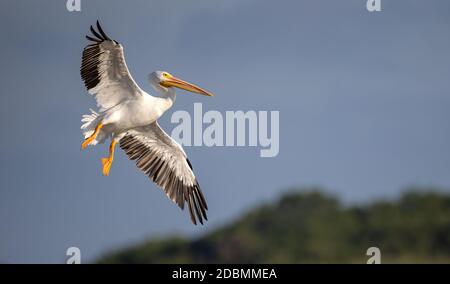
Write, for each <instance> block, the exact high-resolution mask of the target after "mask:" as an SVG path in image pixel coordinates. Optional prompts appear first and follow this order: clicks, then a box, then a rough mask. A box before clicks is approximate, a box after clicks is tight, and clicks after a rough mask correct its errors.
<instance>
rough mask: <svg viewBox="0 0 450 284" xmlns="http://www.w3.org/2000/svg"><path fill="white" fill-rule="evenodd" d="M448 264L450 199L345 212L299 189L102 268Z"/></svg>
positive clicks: (429, 196)
mask: <svg viewBox="0 0 450 284" xmlns="http://www.w3.org/2000/svg"><path fill="white" fill-rule="evenodd" d="M372 246H375V247H378V248H379V249H380V250H381V261H382V263H392V262H394V263H433V262H445V263H450V195H448V194H445V193H439V192H437V191H429V190H427V191H424V190H423V191H421V190H409V191H407V192H405V193H404V194H403V195H402V196H401V198H399V199H398V200H394V201H376V202H373V203H371V204H365V205H358V206H343V205H342V203H341V202H340V201H339V200H338V199H337V198H335V197H332V196H329V195H326V194H324V193H321V192H320V191H314V190H312V191H296V192H292V193H289V194H287V195H285V196H283V197H282V198H281V199H280V200H278V201H277V202H275V203H273V204H266V205H263V206H260V207H259V208H256V209H254V210H252V211H250V212H248V213H247V214H245V215H244V216H242V217H241V218H240V219H239V220H237V221H235V222H233V223H231V224H229V225H227V226H224V227H222V228H219V229H217V230H214V231H211V232H210V233H208V234H206V235H204V236H202V237H200V238H197V239H193V240H189V239H184V238H178V237H172V238H167V239H164V240H150V241H148V242H145V243H143V244H141V245H138V246H135V247H131V248H128V249H124V250H122V251H118V252H115V253H111V254H109V255H106V256H105V257H103V258H101V259H100V260H99V262H100V263H365V262H366V261H367V259H368V258H369V257H368V256H366V251H367V249H368V248H369V247H372Z"/></svg>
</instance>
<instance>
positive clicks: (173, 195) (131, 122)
mask: <svg viewBox="0 0 450 284" xmlns="http://www.w3.org/2000/svg"><path fill="white" fill-rule="evenodd" d="M91 32H92V35H91V36H88V35H87V36H86V38H87V39H88V40H89V41H91V44H89V45H87V46H86V47H85V48H84V50H83V57H82V62H81V68H80V73H81V78H82V79H83V81H84V84H85V86H86V88H87V90H88V92H89V94H91V95H93V96H94V98H95V100H96V102H97V106H98V111H93V110H91V113H90V114H87V115H83V118H82V120H81V121H82V122H83V123H84V124H83V125H82V126H81V130H82V133H83V135H84V138H85V140H84V141H83V143H82V145H81V148H82V149H85V148H86V147H87V146H88V145H96V144H97V143H102V142H104V141H105V140H106V139H110V140H111V144H110V146H109V157H107V158H103V159H102V165H103V175H105V176H108V175H109V172H110V169H111V165H112V162H113V159H114V149H115V146H116V144H117V143H119V145H120V148H122V149H123V150H124V151H125V153H126V154H127V156H128V158H129V159H131V160H134V161H135V162H136V166H137V167H138V168H139V169H140V170H141V171H143V172H144V173H145V174H146V175H147V176H148V177H149V178H150V179H151V180H153V182H155V183H156V184H157V185H158V186H159V187H160V188H161V189H162V190H164V192H165V193H166V194H167V196H168V197H169V198H170V199H171V200H172V201H173V202H175V203H176V204H178V206H179V207H180V208H181V209H184V205H185V203H187V206H188V208H189V213H190V217H191V220H192V223H194V224H195V225H196V224H197V220H198V221H199V222H200V223H201V224H203V220H207V216H206V210H207V209H208V206H207V205H206V201H205V198H204V196H203V193H202V191H201V190H200V186H199V183H198V181H197V179H196V177H195V175H194V172H193V171H192V165H191V163H190V162H189V160H188V158H187V156H186V153H185V152H184V151H183V149H182V147H181V146H180V145H179V144H178V143H177V142H176V141H174V140H173V139H172V138H171V137H170V136H169V135H167V133H166V132H164V130H162V129H161V127H160V126H159V125H158V122H157V119H158V118H159V117H161V116H162V115H163V114H164V112H166V111H167V110H168V109H169V108H170V107H171V106H172V105H173V103H174V102H175V97H176V95H175V89H174V88H179V89H183V90H186V91H189V92H194V93H198V94H201V95H205V96H212V95H213V94H212V93H210V92H208V91H205V90H204V89H202V88H200V87H197V86H196V85H194V84H191V83H188V82H186V81H183V80H181V79H178V78H176V77H174V76H173V75H171V74H169V73H168V72H165V71H155V72H153V73H151V74H150V75H149V77H148V79H149V81H150V84H151V85H152V87H153V88H154V89H155V90H156V91H157V92H158V93H159V94H160V96H158V97H154V96H151V95H149V94H148V93H146V92H145V91H143V90H142V89H141V88H140V87H139V86H138V85H137V84H136V82H135V81H134V80H133V77H132V76H131V74H130V71H129V70H128V67H127V64H126V62H125V56H124V52H123V47H122V45H121V44H119V43H118V42H117V41H115V40H112V39H110V38H109V37H108V36H107V35H106V34H105V32H104V31H103V29H102V28H101V26H100V24H99V22H98V21H97V30H95V29H94V28H93V27H92V26H91Z"/></svg>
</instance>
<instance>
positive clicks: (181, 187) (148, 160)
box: [120, 122, 208, 224]
mask: <svg viewBox="0 0 450 284" xmlns="http://www.w3.org/2000/svg"><path fill="white" fill-rule="evenodd" d="M120 147H121V148H122V149H123V150H124V151H125V153H126V154H127V155H128V157H129V158H130V159H131V160H136V165H137V167H138V168H139V169H140V170H142V171H143V172H144V173H145V174H146V175H148V177H149V178H150V179H152V180H153V181H154V182H155V183H156V184H157V185H158V186H159V187H161V188H162V189H163V190H164V192H165V193H166V194H167V196H168V197H169V198H170V199H171V200H172V201H173V202H175V203H176V204H178V206H180V208H181V209H184V203H185V202H187V204H188V206H189V213H190V215H191V220H192V223H194V224H197V221H196V219H198V221H200V223H202V224H203V219H205V220H208V218H207V216H206V210H208V206H207V205H206V201H205V198H204V197H203V194H202V192H201V190H200V186H199V184H198V182H197V179H196V178H195V175H194V173H193V172H192V166H191V163H190V162H189V160H188V159H187V157H186V154H185V153H184V151H183V149H182V148H181V146H180V145H179V144H178V143H177V142H176V141H174V140H172V138H171V137H170V136H169V135H167V134H166V133H165V132H164V130H162V129H161V128H160V127H159V125H158V123H157V122H154V123H152V124H150V125H148V126H145V127H139V128H134V129H133V130H129V131H128V132H127V133H126V135H125V136H124V137H123V138H122V139H121V140H120Z"/></svg>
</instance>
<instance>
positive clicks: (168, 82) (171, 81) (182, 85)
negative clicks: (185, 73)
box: [160, 73, 214, 97]
mask: <svg viewBox="0 0 450 284" xmlns="http://www.w3.org/2000/svg"><path fill="white" fill-rule="evenodd" d="M160 84H161V86H164V87H166V88H167V87H176V88H179V89H183V90H186V91H189V92H193V93H197V94H200V95H204V96H208V97H212V96H214V95H213V94H212V93H210V92H208V91H206V90H204V89H202V88H200V87H198V86H196V85H194V84H191V83H189V82H186V81H183V80H181V79H178V78H177V77H174V76H172V75H170V74H167V73H166V74H165V76H164V80H163V81H162V82H161V83H160Z"/></svg>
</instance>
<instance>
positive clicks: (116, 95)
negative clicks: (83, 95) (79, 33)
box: [80, 21, 142, 111]
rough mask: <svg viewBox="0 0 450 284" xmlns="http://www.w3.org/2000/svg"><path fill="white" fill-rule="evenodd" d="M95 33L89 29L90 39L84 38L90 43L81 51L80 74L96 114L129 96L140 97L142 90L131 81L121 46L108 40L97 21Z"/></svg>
mask: <svg viewBox="0 0 450 284" xmlns="http://www.w3.org/2000/svg"><path fill="white" fill-rule="evenodd" d="M97 29H98V31H96V30H95V29H94V28H93V27H92V26H91V32H92V36H86V38H87V39H88V40H90V41H92V42H93V43H92V44H90V45H88V46H86V47H85V48H84V50H83V58H82V61H81V69H80V71H81V72H80V73H81V78H82V79H83V81H84V84H85V85H86V88H87V89H88V91H89V93H90V94H92V95H94V96H95V99H96V100H97V105H98V107H99V109H100V111H104V110H106V109H109V108H111V107H114V106H115V105H117V104H119V103H120V102H122V101H123V100H125V99H127V98H129V97H130V96H139V95H141V94H142V90H141V88H139V86H138V85H137V84H136V82H135V81H134V80H133V77H131V74H130V72H129V70H128V67H127V64H126V62H125V56H124V53H123V47H122V45H120V44H119V43H118V42H117V41H115V40H112V39H110V38H109V37H108V36H107V35H106V34H105V32H104V31H103V30H102V28H101V26H100V24H99V22H98V21H97Z"/></svg>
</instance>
